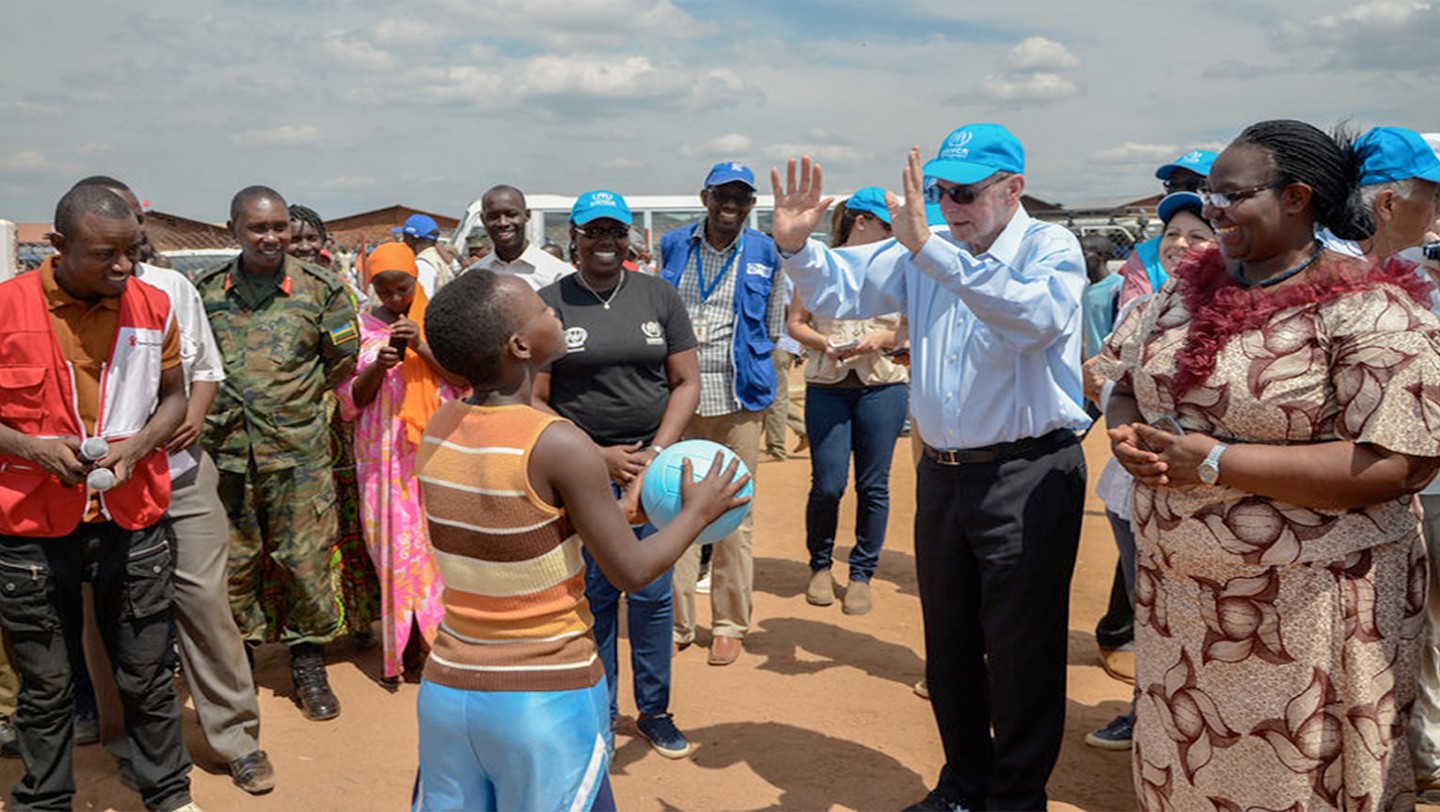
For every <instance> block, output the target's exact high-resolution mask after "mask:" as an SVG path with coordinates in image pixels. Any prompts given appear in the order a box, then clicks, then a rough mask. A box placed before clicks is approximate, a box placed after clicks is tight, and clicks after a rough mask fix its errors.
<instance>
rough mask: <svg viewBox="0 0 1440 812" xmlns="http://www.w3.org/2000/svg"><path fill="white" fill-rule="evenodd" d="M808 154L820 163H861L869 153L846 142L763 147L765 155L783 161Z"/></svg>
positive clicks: (868, 157) (867, 158)
mask: <svg viewBox="0 0 1440 812" xmlns="http://www.w3.org/2000/svg"><path fill="white" fill-rule="evenodd" d="M801 155H809V156H810V157H811V158H814V159H815V160H817V161H820V162H821V163H862V162H864V161H868V160H870V157H871V156H870V153H868V152H865V151H864V150H860V149H857V148H855V147H852V146H849V145H846V144H775V145H773V146H770V147H766V149H765V157H766V158H770V159H772V160H776V161H784V160H788V159H790V158H795V157H798V156H801Z"/></svg>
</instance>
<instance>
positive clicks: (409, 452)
mask: <svg viewBox="0 0 1440 812" xmlns="http://www.w3.org/2000/svg"><path fill="white" fill-rule="evenodd" d="M417 274H418V269H417V266H416V264H415V254H414V252H413V251H411V250H410V248H409V247H408V246H406V245H405V244H404V243H399V242H394V243H385V244H383V245H381V246H379V247H378V248H376V249H375V250H374V251H373V252H371V254H370V256H369V257H368V258H367V260H366V262H365V278H366V282H367V283H368V284H372V285H373V286H374V290H375V296H374V299H373V304H372V305H371V306H370V307H369V308H367V309H366V310H364V311H362V312H361V314H360V357H359V360H358V362H357V364H356V369H355V375H354V376H353V377H352V378H350V379H349V380H348V381H346V382H345V383H343V384H341V385H340V386H339V388H338V389H336V395H337V397H339V399H340V411H341V413H342V414H344V416H345V418H346V419H347V420H353V421H355V459H356V463H357V468H358V470H359V474H360V487H361V490H362V492H363V494H364V499H363V500H361V502H360V512H361V516H362V517H363V519H364V522H363V524H364V528H365V544H366V547H367V548H368V549H369V551H370V559H371V561H373V563H374V572H375V574H376V575H377V576H378V577H379V580H380V604H381V605H380V621H381V630H382V633H381V641H382V642H383V644H384V647H383V651H384V658H383V659H384V670H385V676H384V679H385V681H386V682H387V683H390V684H394V683H396V682H398V681H399V679H400V677H401V675H402V673H403V672H404V671H405V670H406V669H407V667H409V666H413V667H418V666H419V664H420V663H421V662H423V660H424V655H425V654H426V653H427V652H428V651H429V643H430V641H432V640H434V639H435V632H436V630H437V629H438V628H439V625H440V619H441V618H442V617H443V616H444V613H445V610H444V607H443V606H442V605H441V602H440V591H441V589H442V588H443V584H442V583H441V580H440V574H439V570H438V569H437V568H436V566H435V559H434V556H433V555H432V554H431V551H430V536H429V533H428V532H427V530H426V526H425V510H424V507H423V506H422V505H421V503H420V483H419V482H418V481H417V480H416V479H415V455H416V452H417V451H418V450H419V448H420V436H421V434H422V433H423V432H424V431H425V424H426V422H427V421H428V420H429V419H430V416H431V415H432V414H434V413H435V410H436V409H437V408H439V406H440V401H441V397H442V394H443V395H446V396H448V395H452V394H453V393H454V390H450V389H447V388H446V382H447V380H449V376H448V373H446V372H445V371H444V370H443V369H441V368H440V365H439V363H437V362H436V361H435V357H434V356H433V355H431V354H430V348H429V346H428V345H426V344H425V342H424V341H423V339H422V338H421V336H422V335H423V333H422V332H421V331H422V329H423V325H424V318H425V316H424V313H425V305H426V302H425V294H424V292H423V290H422V289H421V288H420V285H419V281H418V278H417ZM396 339H399V340H401V341H404V342H405V345H406V349H405V350H404V351H403V352H402V350H401V349H400V348H398V347H396V346H394V344H393V343H392V342H394V341H395V340H396ZM455 380H461V379H455ZM461 383H462V384H463V380H461ZM417 632H418V633H417ZM412 633H414V634H413V635H412ZM407 648H408V649H409V656H408V657H407V656H406V654H407Z"/></svg>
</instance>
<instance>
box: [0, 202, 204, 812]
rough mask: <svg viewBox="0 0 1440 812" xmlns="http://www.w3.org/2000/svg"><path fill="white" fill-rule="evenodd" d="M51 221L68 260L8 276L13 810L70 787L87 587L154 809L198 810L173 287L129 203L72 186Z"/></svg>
mask: <svg viewBox="0 0 1440 812" xmlns="http://www.w3.org/2000/svg"><path fill="white" fill-rule="evenodd" d="M55 231H56V233H55V234H53V235H52V236H51V244H52V245H54V247H55V250H56V251H58V252H59V257H58V259H57V261H56V262H54V263H53V264H51V265H47V266H46V267H45V268H42V269H41V270H39V271H36V272H34V273H29V274H24V275H22V276H19V277H17V278H15V279H12V280H10V281H8V282H5V283H3V284H0V389H3V390H4V393H5V394H4V397H0V624H3V625H4V628H5V632H6V634H7V635H8V636H9V639H10V644H11V646H12V648H13V650H14V655H15V666H16V668H17V669H18V670H19V672H20V677H21V688H20V698H19V708H18V710H17V712H16V720H15V721H16V726H17V728H18V729H19V741H20V752H21V754H22V756H23V757H24V759H25V776H24V778H22V779H21V780H20V781H19V783H17V784H16V785H15V787H14V789H13V790H12V791H11V795H10V805H11V806H13V807H15V808H19V809H57V808H58V809H65V808H69V806H70V804H71V801H72V799H73V797H74V794H75V778H74V775H73V771H72V761H71V748H72V744H73V726H72V716H73V712H74V693H73V684H72V679H73V675H72V673H71V668H70V664H71V663H72V662H79V661H80V660H79V658H78V657H76V656H74V655H75V653H76V651H77V649H78V647H79V645H80V636H81V628H82V615H81V597H80V594H81V593H80V585H81V583H82V582H84V581H89V582H90V583H91V585H92V588H93V590H94V595H95V608H96V615H97V616H98V618H99V624H100V636H101V639H102V640H103V641H104V643H105V648H106V650H107V651H108V652H109V655H110V660H111V662H112V663H113V664H114V668H115V683H116V687H117V688H118V689H119V693H120V698H121V702H122V704H123V706H124V709H125V725H126V729H127V732H128V733H129V736H130V738H131V740H132V742H133V743H134V746H135V747H134V759H133V767H134V772H135V781H136V784H137V786H138V787H139V790H140V794H141V796H142V798H143V800H144V802H145V806H146V808H148V809H153V810H162V812H169V811H170V810H183V809H192V808H194V806H193V804H192V802H191V799H190V777H189V773H190V759H189V756H188V755H187V754H186V752H185V745H184V740H183V738H182V736H181V729H180V706H179V704H178V703H177V702H176V699H175V688H174V681H173V679H172V678H171V676H170V673H169V671H168V670H166V669H165V668H164V667H162V665H161V660H162V657H163V655H164V653H165V646H166V641H167V636H168V625H169V621H170V603H171V600H172V598H173V597H174V587H173V586H172V584H171V581H170V576H171V568H172V558H171V552H170V549H169V545H168V544H167V543H166V540H165V537H164V535H163V534H162V532H161V528H160V519H161V517H162V516H164V514H165V510H166V508H167V507H168V506H169V503H170V471H169V465H168V462H167V460H166V456H165V452H164V449H163V446H164V444H165V442H166V440H168V439H169V438H170V436H171V435H172V434H173V433H174V432H175V429H176V428H177V427H178V426H179V425H180V421H181V420H182V418H183V417H184V415H185V384H184V379H183V372H182V370H181V366H180V339H179V334H178V332H177V330H176V326H175V317H174V314H173V313H172V310H171V304H170V299H169V297H167V296H166V295H165V294H164V293H162V292H161V291H159V290H157V289H156V288H153V287H151V286H150V285H147V284H145V283H143V282H141V281H139V280H134V279H132V278H131V276H132V274H133V271H134V266H135V257H136V256H137V255H138V252H139V250H140V247H141V235H140V228H139V225H138V224H137V223H136V220H135V216H134V215H133V214H132V213H131V211H130V207H129V205H128V204H126V202H125V201H124V200H123V199H122V198H121V197H120V196H118V195H116V194H115V193H114V192H112V191H110V190H109V189H105V188H101V187H98V186H83V187H80V188H77V189H74V190H71V191H70V193H68V194H66V195H65V197H63V198H61V200H60V203H59V205H58V206H57V207H56V209H55Z"/></svg>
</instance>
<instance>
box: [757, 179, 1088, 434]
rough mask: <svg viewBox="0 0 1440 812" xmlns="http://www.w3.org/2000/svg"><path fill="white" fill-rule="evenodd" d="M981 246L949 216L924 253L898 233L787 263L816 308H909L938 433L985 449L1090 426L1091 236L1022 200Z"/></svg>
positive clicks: (914, 371) (922, 409)
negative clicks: (1085, 379)
mask: <svg viewBox="0 0 1440 812" xmlns="http://www.w3.org/2000/svg"><path fill="white" fill-rule="evenodd" d="M969 249H970V246H969V244H968V243H965V242H963V241H961V240H957V239H955V238H954V237H953V236H951V234H950V230H949V227H948V226H938V227H935V228H933V229H932V230H931V237H930V239H929V240H927V241H926V242H925V245H924V247H923V248H922V249H921V250H920V252H919V253H918V254H911V253H910V251H909V250H908V249H907V248H905V247H904V246H903V245H901V244H900V243H899V242H897V241H896V240H894V239H889V240H884V241H881V242H878V243H871V244H869V245H863V246H858V247H855V248H841V249H835V250H831V249H829V248H826V247H825V246H823V245H821V244H820V243H819V242H817V241H815V240H809V241H807V242H806V244H805V247H804V248H802V249H801V250H800V251H798V252H797V253H795V254H794V255H793V256H790V257H786V258H784V260H783V262H782V267H783V268H784V270H785V272H786V273H787V274H789V275H790V276H791V278H793V279H794V280H795V287H796V289H797V290H799V291H800V295H801V298H802V300H803V301H804V302H805V306H806V308H808V309H809V310H810V312H812V313H816V314H819V315H824V316H830V317H832V318H839V319H863V318H870V317H873V316H879V315H882V314H885V313H894V312H896V311H900V312H903V313H905V314H906V315H907V316H908V317H909V319H910V336H911V338H910V342H911V352H910V358H911V367H910V380H911V390H910V409H911V413H912V414H913V415H914V417H915V424H916V427H917V428H918V429H919V431H920V435H921V437H923V438H924V440H925V442H926V443H927V444H929V445H931V446H934V447H936V448H945V449H949V448H959V449H964V448H980V447H983V446H988V445H992V444H994V443H1003V442H1013V441H1015V440H1020V439H1024V438H1027V437H1040V436H1043V435H1045V434H1047V433H1049V432H1051V431H1054V430H1055V429H1061V428H1064V429H1072V430H1082V429H1084V428H1085V427H1087V426H1089V425H1090V418H1089V416H1087V415H1086V414H1085V410H1084V409H1083V408H1082V407H1081V403H1082V401H1083V400H1084V395H1083V394H1082V392H1081V378H1080V349H1081V341H1082V339H1081V329H1080V298H1081V295H1082V294H1083V292H1084V290H1085V285H1086V283H1087V281H1088V279H1087V277H1086V275H1085V257H1084V255H1083V254H1082V253H1081V251H1080V243H1079V241H1078V240H1076V239H1075V236H1074V235H1073V234H1071V233H1070V232H1069V231H1067V230H1066V229H1064V228H1062V227H1061V226H1058V225H1054V224H1050V223H1045V222H1042V221H1039V220H1035V219H1033V218H1032V217H1030V215H1029V214H1027V213H1026V212H1025V209H1024V208H1023V207H1020V208H1017V209H1016V211H1015V214H1014V216H1012V217H1011V218H1010V222H1009V223H1008V224H1006V226H1005V228H1004V230H1002V231H1001V232H1000V235H999V236H998V237H996V239H995V242H994V244H992V245H991V246H990V249H989V250H988V251H986V252H984V253H982V254H980V255H979V256H975V255H973V254H971V253H970V250H969ZM782 256H783V254H782Z"/></svg>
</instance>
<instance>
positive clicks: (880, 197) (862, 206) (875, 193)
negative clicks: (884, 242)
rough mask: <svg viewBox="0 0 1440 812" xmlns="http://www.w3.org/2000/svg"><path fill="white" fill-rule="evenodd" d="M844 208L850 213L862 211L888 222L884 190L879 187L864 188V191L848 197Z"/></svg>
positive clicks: (888, 215)
mask: <svg viewBox="0 0 1440 812" xmlns="http://www.w3.org/2000/svg"><path fill="white" fill-rule="evenodd" d="M845 208H847V209H849V210H850V211H863V212H865V213H866V214H873V215H875V216H876V217H879V218H880V219H881V220H884V221H885V223H886V224H889V222H890V207H889V206H886V205H885V190H884V189H881V188H880V187H879V186H866V187H865V188H864V189H861V190H860V191H858V192H856V193H855V194H853V195H850V198H849V199H848V200H846V201H845Z"/></svg>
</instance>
